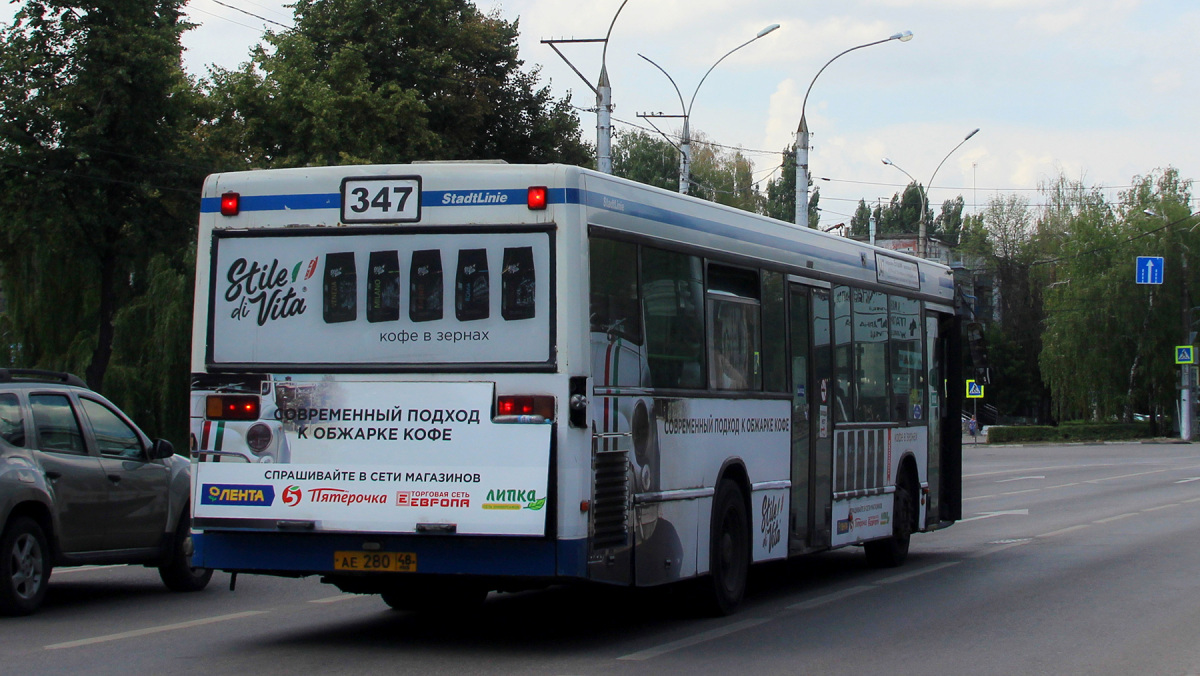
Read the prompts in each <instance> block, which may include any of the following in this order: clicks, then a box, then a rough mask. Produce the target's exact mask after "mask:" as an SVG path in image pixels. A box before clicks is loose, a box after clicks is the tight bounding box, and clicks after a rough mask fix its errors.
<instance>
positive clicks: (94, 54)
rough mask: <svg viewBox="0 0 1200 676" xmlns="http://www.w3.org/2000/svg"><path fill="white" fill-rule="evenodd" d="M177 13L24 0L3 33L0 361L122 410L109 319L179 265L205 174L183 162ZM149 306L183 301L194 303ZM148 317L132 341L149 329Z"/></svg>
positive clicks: (164, 3) (149, 6)
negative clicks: (80, 383) (158, 263)
mask: <svg viewBox="0 0 1200 676" xmlns="http://www.w3.org/2000/svg"><path fill="white" fill-rule="evenodd" d="M183 4H184V3H183V2H182V1H181V0H90V1H88V2H83V3H80V2H78V1H76V0H30V1H29V2H27V3H25V4H24V5H23V6H22V7H21V9H20V10H19V11H18V13H17V15H16V17H15V19H14V22H13V24H12V25H9V26H5V27H3V29H0V206H2V207H3V208H0V212H2V213H3V214H4V216H3V218H0V268H2V269H3V270H4V276H3V280H2V281H3V284H4V292H5V296H6V299H7V303H8V306H7V308H6V313H5V314H6V316H5V318H4V320H3V321H2V322H0V324H3V326H4V329H3V330H4V331H5V332H6V334H7V335H6V337H5V339H4V340H5V341H6V345H7V347H6V350H5V351H6V352H7V353H8V359H9V361H10V363H13V364H15V365H19V366H38V367H43V368H54V369H63V370H70V371H74V372H77V373H82V374H83V375H85V377H86V380H87V381H88V383H89V385H91V386H92V387H93V388H96V389H98V390H101V391H104V392H105V393H106V394H108V395H109V396H110V397H111V398H113V399H114V400H115V401H116V402H117V403H118V405H124V404H125V401H124V399H125V398H126V395H128V394H129V390H126V389H122V388H110V387H108V384H109V383H108V381H107V379H106V376H107V374H108V373H109V371H110V368H111V367H115V366H116V365H117V364H118V363H119V362H120V360H121V359H123V358H124V355H122V354H121V353H120V352H119V350H118V349H117V344H118V343H119V342H120V339H121V337H122V336H120V335H118V334H119V331H118V328H117V319H118V317H119V316H120V315H121V313H122V312H123V311H124V310H125V309H126V308H128V307H129V306H130V305H131V304H134V303H136V302H138V301H139V299H140V298H142V297H143V296H144V294H145V293H146V292H147V289H148V288H149V285H150V275H148V274H147V271H148V268H149V262H150V260H151V259H152V258H154V257H155V256H156V255H164V256H165V257H163V258H162V259H161V260H162V265H163V266H165V267H167V268H171V269H173V270H184V269H185V268H184V267H183V266H184V264H185V263H184V261H183V255H182V252H184V251H186V250H187V248H188V245H189V243H190V242H191V240H192V236H193V234H192V233H193V229H192V228H193V225H194V222H195V214H196V210H197V205H198V202H199V199H198V190H197V186H198V185H199V183H200V179H201V178H202V177H203V174H204V173H205V171H204V169H202V168H196V167H195V165H194V164H192V160H190V159H189V152H190V147H191V146H190V138H191V136H190V133H191V131H192V129H193V128H194V126H195V123H194V118H193V115H192V113H193V110H194V106H195V104H196V99H195V96H194V93H193V89H192V85H191V83H190V82H189V80H188V79H187V77H186V76H185V75H184V73H183V70H182V68H181V65H180V54H181V52H182V48H181V46H180V42H179V39H180V36H181V34H182V33H183V32H184V31H185V30H186V29H187V27H188V25H187V24H186V23H185V22H184V21H183V20H182V14H181V10H182V7H183ZM184 274H188V273H184ZM185 286H186V285H185ZM185 291H186V289H185ZM160 301H161V302H163V303H164V304H167V305H170V306H171V307H172V308H176V309H178V308H190V304H191V299H190V293H183V294H182V295H181V296H179V297H174V296H172V297H170V298H161V299H160ZM161 310H162V308H161V307H160V308H159V311H161ZM188 314H189V315H190V311H188ZM158 318H159V314H158V312H156V313H153V314H151V315H149V316H148V317H147V320H148V323H145V324H141V325H138V326H133V327H130V330H132V331H136V332H142V333H145V332H150V333H153V332H154V331H156V330H158V329H159V328H160V327H159V325H158V324H156V322H157V320H158ZM174 363H175V362H174V361H168V362H167V364H174ZM124 365H125V366H127V367H129V368H131V369H135V370H140V371H141V372H142V373H143V374H144V373H146V372H148V371H153V370H154V369H158V368H162V367H164V363H162V362H158V361H155V360H153V359H149V360H147V361H134V362H130V363H127V364H124ZM184 369H186V366H185V367H184ZM184 373H186V370H185V371H184ZM139 387H140V385H139ZM158 394H164V392H163V391H162V390H153V389H152V390H151V392H150V393H149V396H155V395H158ZM181 411H184V412H185V411H186V407H184V408H181ZM184 417H186V414H184ZM139 422H140V423H141V424H143V425H144V426H146V427H147V429H148V430H149V431H151V432H157V431H161V430H162V429H163V425H164V422H163V420H161V419H158V418H152V419H149V420H147V419H145V418H141V417H139ZM176 432H178V430H176ZM173 436H174V437H175V438H176V439H179V436H178V434H175V435H173Z"/></svg>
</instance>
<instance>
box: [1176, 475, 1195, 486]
mask: <svg viewBox="0 0 1200 676" xmlns="http://www.w3.org/2000/svg"><path fill="white" fill-rule="evenodd" d="M1193 481H1200V476H1194V477H1191V478H1189V479H1180V480H1179V481H1176V482H1175V483H1177V484H1190V483H1192V482H1193Z"/></svg>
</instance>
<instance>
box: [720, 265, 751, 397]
mask: <svg viewBox="0 0 1200 676" xmlns="http://www.w3.org/2000/svg"><path fill="white" fill-rule="evenodd" d="M760 293H761V287H760V285H759V280H758V271H757V270H746V269H742V268H734V267H727V266H724V265H716V264H711V263H710V264H709V266H708V386H709V387H711V388H712V389H715V390H761V389H762V351H761V350H760V348H759V332H760V326H759V322H760V317H761V316H760V312H759V307H760V302H759V295H760Z"/></svg>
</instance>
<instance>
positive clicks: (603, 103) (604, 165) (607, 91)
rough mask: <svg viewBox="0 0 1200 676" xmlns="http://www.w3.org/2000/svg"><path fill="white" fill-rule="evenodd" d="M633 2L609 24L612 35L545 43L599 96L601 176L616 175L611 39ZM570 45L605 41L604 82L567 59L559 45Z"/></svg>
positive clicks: (598, 164)
mask: <svg viewBox="0 0 1200 676" xmlns="http://www.w3.org/2000/svg"><path fill="white" fill-rule="evenodd" d="M628 2H629V0H622V2H621V6H620V7H618V8H617V12H616V14H613V18H612V22H611V23H609V24H608V33H606V34H605V35H604V37H603V38H586V39H580V40H576V39H570V40H542V44H544V45H550V49H553V50H554V53H555V54H558V56H559V57H560V58H561V59H562V60H563V61H565V62H566V64H567V65H568V66H570V67H571V70H573V71H575V74H576V75H578V76H579V77H580V78H582V79H583V82H584V84H586V85H587V86H588V87H589V88H590V89H591V90H592V93H594V94H595V95H596V169H597V170H598V171H600V172H601V173H605V174H611V173H612V109H613V106H612V84H611V83H609V81H608V65H607V63H606V61H607V57H608V39H609V38H610V37H612V32H613V26H616V25H617V17H618V16H620V15H621V10H623V9H625V5H626V4H627V3H628ZM567 42H603V43H604V49H603V51H602V52H601V53H600V79H599V81H598V82H597V83H596V84H594V85H593V84H592V82H591V80H589V79H588V78H587V77H585V76H584V74H583V73H581V72H579V69H578V68H576V67H575V64H573V63H571V60H570V59H568V58H567V57H566V55H565V54H563V53H562V52H561V51H559V49H558V45H559V43H567Z"/></svg>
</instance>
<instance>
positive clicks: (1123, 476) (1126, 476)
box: [1084, 469, 1169, 484]
mask: <svg viewBox="0 0 1200 676" xmlns="http://www.w3.org/2000/svg"><path fill="white" fill-rule="evenodd" d="M1167 471H1169V470H1165V469H1155V470H1151V471H1149V472H1136V473H1134V474H1118V475H1117V476H1106V477H1104V478H1103V479H1088V480H1087V481H1085V482H1084V483H1087V484H1098V483H1100V482H1101V481H1115V480H1117V479H1129V478H1131V477H1135V476H1147V475H1150V474H1162V473H1163V472H1167Z"/></svg>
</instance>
